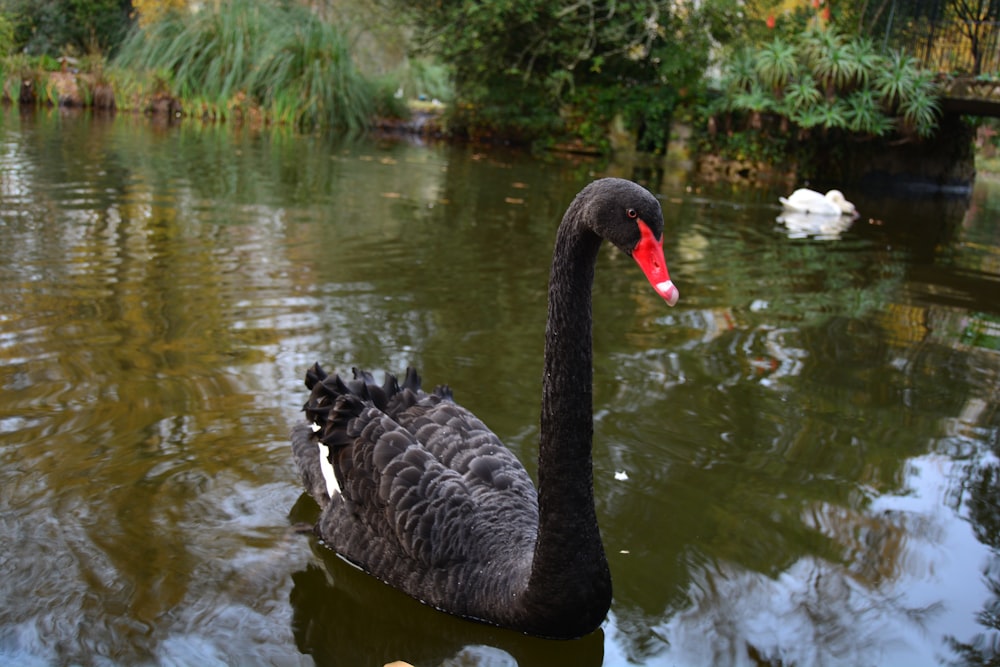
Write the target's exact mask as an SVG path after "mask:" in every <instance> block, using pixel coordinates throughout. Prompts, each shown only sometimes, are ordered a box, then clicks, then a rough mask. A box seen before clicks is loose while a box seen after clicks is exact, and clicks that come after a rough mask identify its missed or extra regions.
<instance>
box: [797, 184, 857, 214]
mask: <svg viewBox="0 0 1000 667" xmlns="http://www.w3.org/2000/svg"><path fill="white" fill-rule="evenodd" d="M778 201H780V202H781V205H782V206H783V207H784V208H785V211H788V212H792V213H803V214H806V215H831V216H841V215H849V216H851V217H855V216H857V214H858V210H857V209H856V208H855V207H854V204H852V203H851V202H849V201H847V199H845V198H844V194H843V193H842V192H841V191H840V190H830V191H829V192H827V193H826V194H825V195H824V194H821V193H819V192H816V191H815V190H809V189H808V188H799V189H798V190H796V191H795V192H793V193H792V194H791V195H789V196H788V197H778Z"/></svg>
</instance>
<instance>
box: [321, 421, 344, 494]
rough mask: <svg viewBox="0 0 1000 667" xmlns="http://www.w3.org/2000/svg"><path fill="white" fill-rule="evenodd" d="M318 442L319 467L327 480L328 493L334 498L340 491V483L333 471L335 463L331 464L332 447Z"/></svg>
mask: <svg viewBox="0 0 1000 667" xmlns="http://www.w3.org/2000/svg"><path fill="white" fill-rule="evenodd" d="M317 430H318V429H317ZM316 444H317V445H319V468H320V470H322V471H323V479H324V480H325V481H326V495H328V496H330V498H331V499H333V498H334V497H336V495H337V494H338V493H340V485H339V484H337V476H336V475H335V474H334V472H333V465H331V464H330V448H329V447H327V446H326V445H324V444H323V443H322V442H317V443H316Z"/></svg>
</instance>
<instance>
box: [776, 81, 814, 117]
mask: <svg viewBox="0 0 1000 667" xmlns="http://www.w3.org/2000/svg"><path fill="white" fill-rule="evenodd" d="M822 100H823V93H822V91H820V89H819V86H817V85H816V79H814V78H813V76H812V75H811V74H803V75H801V76H800V77H799V78H798V79H796V80H794V81H792V82H791V83H789V84H788V85H787V86H786V87H785V94H784V97H783V98H782V101H783V107H784V108H785V110H786V111H789V112H791V113H792V114H794V113H795V112H797V111H800V110H802V109H806V108H808V107H813V106H816V105H817V104H819V103H820V102H821V101H822Z"/></svg>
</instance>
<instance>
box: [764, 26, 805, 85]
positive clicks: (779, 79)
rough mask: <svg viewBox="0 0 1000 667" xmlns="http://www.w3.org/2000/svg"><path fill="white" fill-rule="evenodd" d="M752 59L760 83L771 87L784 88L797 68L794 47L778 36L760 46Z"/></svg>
mask: <svg viewBox="0 0 1000 667" xmlns="http://www.w3.org/2000/svg"><path fill="white" fill-rule="evenodd" d="M753 60H754V66H755V70H756V74H757V76H758V77H759V78H760V81H761V83H763V84H764V85H765V86H768V87H769V88H772V89H781V88H784V86H785V84H786V83H788V81H789V80H790V79H792V78H793V77H794V76H795V75H796V73H797V72H798V68H799V65H798V60H797V58H796V53H795V47H794V46H793V45H792V44H789V43H787V42H785V41H784V40H782V39H781V38H780V37H775V38H774V39H773V40H771V41H770V42H769V43H767V44H765V45H764V46H763V47H761V48H760V50H759V51H758V52H757V53H756V58H754V59H753Z"/></svg>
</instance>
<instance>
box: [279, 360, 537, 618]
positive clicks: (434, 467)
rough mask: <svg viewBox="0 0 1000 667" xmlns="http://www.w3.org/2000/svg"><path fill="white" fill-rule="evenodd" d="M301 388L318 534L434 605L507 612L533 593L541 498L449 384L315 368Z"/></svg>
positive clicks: (300, 455) (305, 458) (296, 438)
mask: <svg viewBox="0 0 1000 667" xmlns="http://www.w3.org/2000/svg"><path fill="white" fill-rule="evenodd" d="M306 385H307V387H308V388H309V389H310V390H311V395H310V397H309V400H308V401H307V403H306V405H305V408H304V409H305V412H306V416H307V419H308V420H309V421H310V422H311V425H309V424H303V425H300V426H297V427H296V428H295V430H294V431H293V432H292V445H293V452H294V457H295V461H296V464H297V466H298V468H299V470H300V473H301V475H302V478H303V482H304V483H305V486H306V489H307V490H308V491H309V492H310V493H311V495H312V496H313V497H314V498H316V500H317V502H318V503H319V504H320V506H321V507H323V513H322V515H321V517H320V521H319V523H318V524H317V527H316V530H317V533H318V535H319V537H320V538H321V539H322V540H323V541H324V542H325V543H326V545H327V546H329V547H330V548H331V549H333V550H334V551H336V552H337V553H338V554H340V555H341V556H343V557H344V558H346V559H348V560H349V561H351V562H353V563H355V564H356V565H358V566H359V567H361V568H362V569H364V570H365V571H367V572H369V573H370V574H372V575H374V576H376V577H378V578H380V579H382V580H383V581H385V582H386V583H388V584H390V585H392V586H395V587H397V588H400V589H401V590H403V591H404V592H406V593H409V594H410V595H412V596H414V597H416V598H418V599H420V600H422V601H424V602H426V603H428V604H431V605H433V606H435V607H438V608H441V609H445V610H447V611H449V612H451V613H455V614H458V615H461V616H467V617H473V618H485V617H487V616H494V615H496V614H497V613H503V610H497V609H494V608H493V607H495V606H496V603H497V601H498V600H506V601H509V600H510V599H511V596H516V595H518V594H519V592H520V591H521V590H522V589H523V588H524V587H525V586H526V585H527V579H528V575H529V572H530V567H531V557H532V553H533V550H534V546H535V538H536V535H537V530H538V499H537V494H536V491H535V488H534V485H533V484H532V482H531V479H530V477H529V476H528V474H527V472H526V471H525V469H524V467H523V466H522V465H521V463H520V462H519V461H518V460H517V458H516V457H514V455H513V454H512V453H511V452H510V451H509V450H508V449H506V448H505V447H504V446H503V445H502V444H501V443H500V440H499V439H498V438H497V436H496V435H495V434H494V433H493V432H492V431H490V430H489V429H488V428H487V427H486V426H485V425H484V424H483V423H482V422H481V421H480V420H479V419H478V418H476V417H475V416H474V415H473V414H472V413H470V412H469V411H468V410H466V409H465V408H463V407H461V406H459V405H458V404H456V403H455V402H454V401H453V400H452V396H451V391H450V390H449V389H448V388H447V387H438V388H436V389H435V390H434V391H433V392H430V393H427V392H424V391H423V390H421V388H420V378H419V376H418V375H417V374H416V372H415V371H413V369H409V370H408V371H407V375H406V379H405V380H404V382H403V384H402V385H400V384H399V383H398V382H397V380H396V378H395V377H393V376H391V375H388V376H387V377H386V381H385V383H384V384H383V385H381V386H379V385H377V384H376V383H375V382H374V381H373V379H372V377H371V375H369V374H368V373H365V372H363V371H357V370H355V372H354V379H353V380H350V381H346V382H345V381H344V380H342V379H341V378H340V377H338V376H335V375H334V376H328V375H327V374H326V373H325V372H324V371H323V369H322V368H321V367H320V366H319V365H318V364H317V365H315V366H314V367H313V368H312V369H311V370H310V371H309V373H308V374H307V378H306ZM321 456H322V457H323V458H325V459H326V460H328V461H329V463H330V465H329V466H324V464H323V463H322V461H323V458H321ZM324 467H326V472H325V473H324ZM331 474H332V475H333V477H334V478H333V479H330V476H331ZM331 491H332V492H331Z"/></svg>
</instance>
